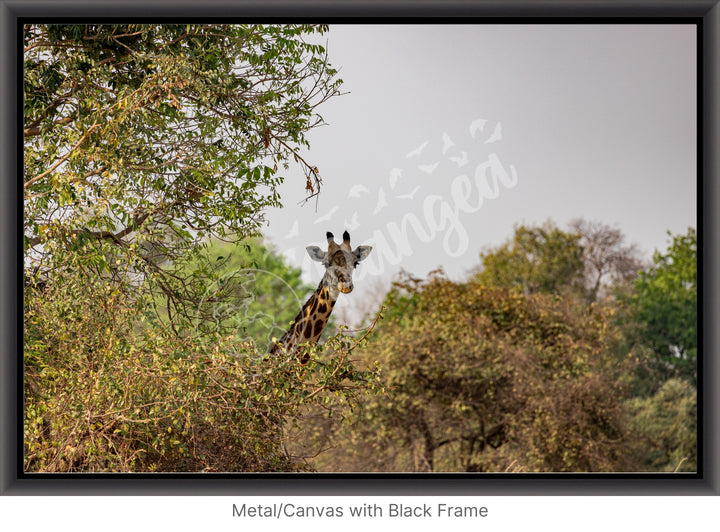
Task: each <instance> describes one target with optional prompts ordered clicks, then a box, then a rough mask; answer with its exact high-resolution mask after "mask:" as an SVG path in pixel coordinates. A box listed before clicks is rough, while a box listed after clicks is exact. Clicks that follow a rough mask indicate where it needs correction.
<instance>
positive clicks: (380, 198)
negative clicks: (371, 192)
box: [373, 188, 388, 214]
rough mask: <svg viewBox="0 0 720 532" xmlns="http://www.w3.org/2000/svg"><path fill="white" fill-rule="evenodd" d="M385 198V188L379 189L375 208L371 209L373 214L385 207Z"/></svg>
mask: <svg viewBox="0 0 720 532" xmlns="http://www.w3.org/2000/svg"><path fill="white" fill-rule="evenodd" d="M387 204H388V202H387V200H385V190H384V189H382V188H381V189H380V192H378V201H377V205H375V210H374V211H373V214H377V213H379V212H380V211H381V210H383V209H384V208H385V207H387Z"/></svg>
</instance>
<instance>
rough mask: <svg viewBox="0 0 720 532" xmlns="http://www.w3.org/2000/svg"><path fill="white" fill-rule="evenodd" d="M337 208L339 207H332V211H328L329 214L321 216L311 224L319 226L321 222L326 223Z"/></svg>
mask: <svg viewBox="0 0 720 532" xmlns="http://www.w3.org/2000/svg"><path fill="white" fill-rule="evenodd" d="M339 208H340V207H338V206H337V205H336V206H335V207H333V208H332V209H330V212H328V213H327V214H325V215H323V216H321V217H320V218H318V219H317V220H315V221H314V222H313V224H319V223H322V222H327V221H328V220H329V219H330V218H332V217H333V214H335V212H336V211H337V210H338V209H339Z"/></svg>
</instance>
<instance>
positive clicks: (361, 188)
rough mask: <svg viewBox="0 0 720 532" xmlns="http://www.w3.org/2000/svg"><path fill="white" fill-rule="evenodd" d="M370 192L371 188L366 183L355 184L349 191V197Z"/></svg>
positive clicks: (356, 196) (357, 196)
mask: <svg viewBox="0 0 720 532" xmlns="http://www.w3.org/2000/svg"><path fill="white" fill-rule="evenodd" d="M368 192H370V189H368V187H366V186H365V185H354V186H353V187H352V188H351V189H350V192H348V198H359V197H360V195H361V194H363V193H364V194H367V193H368Z"/></svg>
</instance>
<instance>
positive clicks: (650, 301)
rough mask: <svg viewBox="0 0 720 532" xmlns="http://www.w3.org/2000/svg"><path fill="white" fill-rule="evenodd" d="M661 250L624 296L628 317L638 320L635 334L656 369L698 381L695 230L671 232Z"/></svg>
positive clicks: (663, 372) (693, 381)
mask: <svg viewBox="0 0 720 532" xmlns="http://www.w3.org/2000/svg"><path fill="white" fill-rule="evenodd" d="M670 236H671V238H672V240H671V243H670V246H669V248H668V250H667V251H666V252H665V253H659V252H656V253H655V254H654V256H653V265H652V267H650V269H649V270H647V271H645V272H641V273H640V276H639V277H638V279H637V280H636V281H635V292H634V294H633V295H632V296H630V297H628V298H627V299H628V304H629V305H630V314H631V317H632V318H633V319H634V320H635V321H636V322H639V323H640V328H639V329H638V330H637V331H636V333H635V334H634V335H633V337H634V339H635V340H636V341H637V342H639V343H640V344H642V345H644V346H647V347H649V348H650V349H651V350H652V351H653V353H654V354H655V357H656V369H657V370H658V371H659V372H660V373H661V374H663V375H665V376H666V377H667V376H672V375H676V376H679V377H682V378H686V379H688V380H689V381H690V382H692V383H693V384H694V383H695V382H696V380H697V234H696V232H695V230H694V229H693V228H689V229H688V231H687V233H686V234H684V235H675V236H672V235H670Z"/></svg>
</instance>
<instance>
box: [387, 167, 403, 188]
mask: <svg viewBox="0 0 720 532" xmlns="http://www.w3.org/2000/svg"><path fill="white" fill-rule="evenodd" d="M401 177H402V169H401V168H393V169H392V170H390V177H389V178H388V181H389V182H390V188H391V189H394V188H395V185H397V182H398V179H400V178H401Z"/></svg>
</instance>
